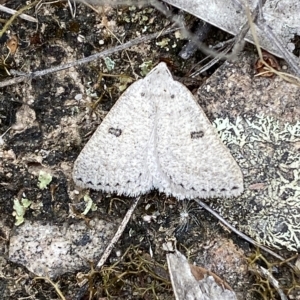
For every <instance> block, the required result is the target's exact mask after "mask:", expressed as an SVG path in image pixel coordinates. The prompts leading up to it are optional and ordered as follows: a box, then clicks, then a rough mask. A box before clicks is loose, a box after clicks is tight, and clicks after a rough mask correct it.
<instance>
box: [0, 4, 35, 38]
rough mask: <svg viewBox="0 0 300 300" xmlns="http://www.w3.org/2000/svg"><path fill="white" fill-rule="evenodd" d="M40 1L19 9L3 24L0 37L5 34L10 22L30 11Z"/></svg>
mask: <svg viewBox="0 0 300 300" xmlns="http://www.w3.org/2000/svg"><path fill="white" fill-rule="evenodd" d="M39 2H40V0H35V1H34V2H32V3H30V4H28V5H26V6H24V7H22V8H21V9H19V10H18V11H17V12H16V13H15V14H14V15H12V16H11V18H10V19H9V20H8V21H7V22H6V23H5V24H4V26H3V28H2V29H1V31H0V37H2V35H3V33H4V32H6V30H7V29H8V27H9V26H10V25H11V24H12V22H13V21H14V20H15V19H16V18H17V17H19V16H20V15H21V14H22V13H23V12H24V11H25V10H28V9H30V8H31V7H33V6H34V5H36V4H37V3H39Z"/></svg>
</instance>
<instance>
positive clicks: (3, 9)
mask: <svg viewBox="0 0 300 300" xmlns="http://www.w3.org/2000/svg"><path fill="white" fill-rule="evenodd" d="M0 11H3V12H5V13H7V14H10V15H14V14H15V13H16V12H17V11H16V10H14V9H11V8H8V7H6V6H4V5H1V4H0ZM19 17H20V18H21V19H24V20H26V21H29V22H35V23H36V22H37V21H38V20H37V19H36V18H33V17H31V16H28V15H26V14H20V15H19Z"/></svg>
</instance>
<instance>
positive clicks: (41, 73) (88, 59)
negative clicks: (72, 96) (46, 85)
mask: <svg viewBox="0 0 300 300" xmlns="http://www.w3.org/2000/svg"><path fill="white" fill-rule="evenodd" d="M176 30H178V28H175V29H170V30H166V31H164V32H163V33H160V36H162V35H166V34H169V33H171V32H174V31H176ZM157 35H158V34H157V33H153V34H149V35H146V36H142V37H138V38H135V39H133V40H131V41H129V42H127V43H125V44H122V45H118V46H116V47H113V48H109V49H107V50H104V51H102V52H99V53H96V54H93V55H91V56H88V57H85V58H82V59H79V60H76V61H72V62H69V63H67V64H64V65H60V66H56V67H52V68H49V69H46V70H42V71H35V72H32V73H27V74H26V75H24V76H21V77H16V78H12V79H9V80H5V81H2V82H0V88H2V87H5V86H8V85H13V84H17V83H20V82H24V81H27V80H30V79H32V78H35V77H39V76H44V75H47V74H51V73H54V72H58V71H62V70H65V69H69V68H72V67H75V66H78V65H81V64H86V63H89V62H91V61H94V60H97V59H99V58H102V57H105V56H108V55H111V54H113V53H116V52H118V51H122V50H125V49H128V48H130V47H132V46H135V45H138V44H140V43H143V42H146V41H148V40H151V39H155V38H156V37H157Z"/></svg>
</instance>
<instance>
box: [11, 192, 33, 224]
mask: <svg viewBox="0 0 300 300" xmlns="http://www.w3.org/2000/svg"><path fill="white" fill-rule="evenodd" d="M31 203H32V202H31V201H30V200H28V199H26V198H22V199H21V202H20V201H19V199H15V200H14V206H13V209H14V212H13V216H14V217H15V219H16V222H15V225H16V226H19V225H21V224H22V223H23V222H24V215H25V212H26V209H27V208H28V207H29V206H30V205H31Z"/></svg>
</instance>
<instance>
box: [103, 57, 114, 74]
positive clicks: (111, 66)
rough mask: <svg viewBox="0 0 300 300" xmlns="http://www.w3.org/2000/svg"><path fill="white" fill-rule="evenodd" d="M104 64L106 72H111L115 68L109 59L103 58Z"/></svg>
mask: <svg viewBox="0 0 300 300" xmlns="http://www.w3.org/2000/svg"><path fill="white" fill-rule="evenodd" d="M104 63H105V66H106V68H107V70H108V71H112V70H113V69H114V68H115V64H116V63H115V62H114V61H113V60H112V59H111V58H110V57H108V56H107V57H105V58H104Z"/></svg>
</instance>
